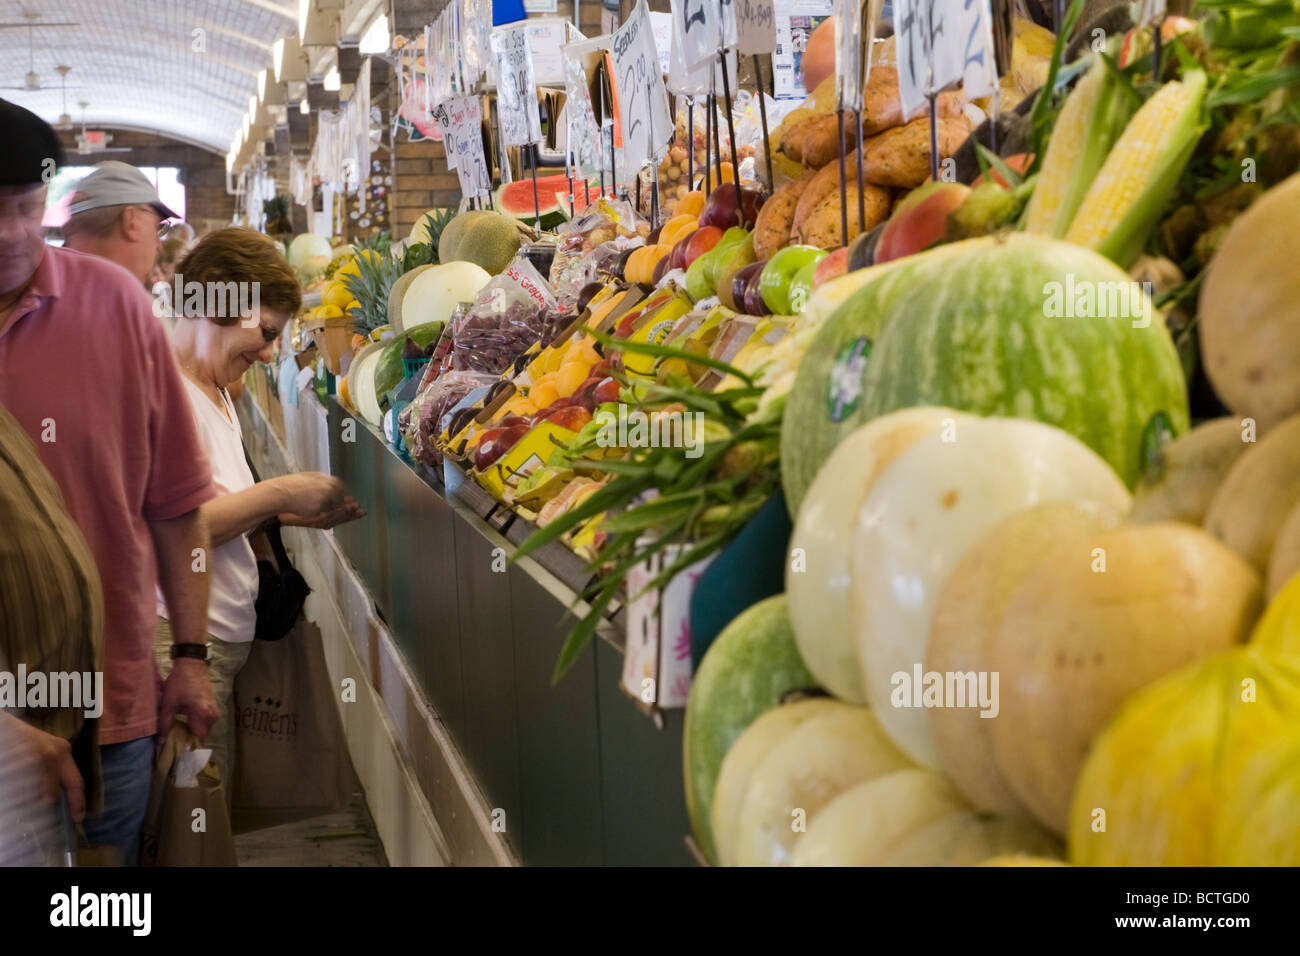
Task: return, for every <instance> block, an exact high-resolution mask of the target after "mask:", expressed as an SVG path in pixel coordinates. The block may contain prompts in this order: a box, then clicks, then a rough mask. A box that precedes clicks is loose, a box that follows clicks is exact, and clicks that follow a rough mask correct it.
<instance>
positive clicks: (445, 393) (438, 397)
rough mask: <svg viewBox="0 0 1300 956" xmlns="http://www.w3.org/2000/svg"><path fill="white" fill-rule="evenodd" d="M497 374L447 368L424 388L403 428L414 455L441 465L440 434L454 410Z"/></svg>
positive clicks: (411, 408) (410, 408) (432, 466)
mask: <svg viewBox="0 0 1300 956" xmlns="http://www.w3.org/2000/svg"><path fill="white" fill-rule="evenodd" d="M497 378H498V377H497V376H496V375H494V374H489V373H486V372H457V371H451V372H447V373H446V374H445V375H441V376H439V377H438V379H437V380H436V381H434V382H433V384H431V385H430V386H429V387H428V388H426V389H425V390H424V391H422V392H421V393H420V394H419V395H418V396H417V397H416V399H415V401H414V402H412V403H411V405H410V406H409V409H408V410H409V411H410V419H409V423H408V425H407V427H406V428H404V430H403V438H404V439H405V440H406V447H407V448H408V449H410V453H411V457H412V458H414V459H415V460H416V461H419V462H422V463H424V464H426V465H428V466H429V467H430V468H440V467H442V452H440V451H439V450H438V443H437V440H438V436H439V435H440V434H442V430H443V428H445V427H446V422H447V419H448V417H449V416H450V415H451V412H452V410H453V409H454V408H455V407H456V406H457V405H458V404H460V402H461V401H463V400H464V398H465V396H467V395H469V394H470V392H473V391H474V390H475V389H480V388H482V389H487V388H490V387H491V386H492V385H493V383H495V382H496V381H497Z"/></svg>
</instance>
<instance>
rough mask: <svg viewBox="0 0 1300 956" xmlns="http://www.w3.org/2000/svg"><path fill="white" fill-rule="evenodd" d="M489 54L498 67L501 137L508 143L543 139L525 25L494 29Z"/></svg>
mask: <svg viewBox="0 0 1300 956" xmlns="http://www.w3.org/2000/svg"><path fill="white" fill-rule="evenodd" d="M492 54H493V56H494V57H495V58H496V66H497V115H498V116H499V117H500V119H501V140H502V142H504V143H505V145H507V146H524V145H527V144H528V143H536V142H537V141H538V140H540V139H541V138H542V117H541V113H540V112H539V111H538V109H537V78H536V76H535V74H534V73H533V53H532V50H531V48H530V47H529V45H528V27H527V25H526V24H524V25H514V26H508V27H498V28H496V29H494V30H493V31H492Z"/></svg>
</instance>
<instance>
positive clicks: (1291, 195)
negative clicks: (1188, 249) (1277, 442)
mask: <svg viewBox="0 0 1300 956" xmlns="http://www.w3.org/2000/svg"><path fill="white" fill-rule="evenodd" d="M1297 221H1300V173H1298V174H1296V175H1294V176H1291V177H1290V178H1289V179H1287V180H1286V181H1285V182H1282V183H1281V184H1279V185H1277V186H1274V187H1273V188H1272V189H1270V190H1269V191H1268V192H1266V193H1265V194H1264V195H1263V196H1262V197H1261V198H1260V199H1258V200H1256V201H1255V203H1254V205H1252V206H1251V207H1250V208H1249V209H1247V210H1246V211H1245V212H1244V213H1242V214H1241V215H1240V216H1238V217H1237V218H1236V220H1235V221H1234V222H1233V223H1232V225H1231V226H1230V227H1229V228H1228V231H1227V233H1226V234H1225V235H1224V237H1223V240H1222V242H1220V244H1219V247H1218V249H1217V250H1216V251H1215V254H1214V258H1213V259H1212V260H1211V261H1210V265H1209V268H1207V269H1206V270H1205V281H1204V282H1203V284H1202V285H1201V293H1200V297H1199V300H1198V313H1199V317H1200V340H1201V356H1202V359H1203V361H1204V363H1205V371H1206V374H1207V375H1208V376H1209V379H1210V381H1211V382H1212V383H1213V384H1214V390H1215V391H1216V392H1218V393H1219V396H1220V397H1221V398H1222V399H1223V401H1224V403H1225V404H1226V405H1227V406H1228V407H1229V408H1231V409H1232V410H1233V411H1234V412H1236V413H1237V414H1238V416H1243V415H1244V416H1250V417H1251V418H1254V419H1255V420H1256V422H1257V423H1258V425H1259V428H1260V430H1261V433H1264V432H1267V430H1268V429H1270V428H1272V427H1273V426H1274V425H1277V424H1278V423H1280V422H1282V421H1283V420H1284V419H1286V418H1288V417H1290V416H1292V415H1295V414H1296V413H1298V412H1300V375H1297V374H1296V369H1297V368H1300V272H1297V270H1296V268H1295V262H1294V256H1293V255H1292V248H1293V243H1291V242H1289V241H1286V240H1285V239H1284V238H1283V237H1291V236H1294V235H1295V229H1296V223H1297Z"/></svg>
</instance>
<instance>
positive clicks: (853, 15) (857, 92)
mask: <svg viewBox="0 0 1300 956" xmlns="http://www.w3.org/2000/svg"><path fill="white" fill-rule="evenodd" d="M835 102H836V105H837V106H840V107H842V108H843V109H846V110H857V109H861V108H862V4H861V3H859V2H858V0H835Z"/></svg>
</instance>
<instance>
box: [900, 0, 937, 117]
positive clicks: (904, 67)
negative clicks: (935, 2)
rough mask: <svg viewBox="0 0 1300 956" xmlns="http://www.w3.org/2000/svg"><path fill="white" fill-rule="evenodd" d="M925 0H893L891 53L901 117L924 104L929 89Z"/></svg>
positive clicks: (911, 113) (906, 115) (915, 111)
mask: <svg viewBox="0 0 1300 956" xmlns="http://www.w3.org/2000/svg"><path fill="white" fill-rule="evenodd" d="M927 6H928V3H927V0H894V37H895V44H896V53H895V55H896V56H897V58H898V98H899V100H900V102H901V103H902V107H903V118H904V119H908V118H910V117H911V116H913V115H915V114H916V113H918V112H920V110H921V108H922V107H923V106H925V96H926V92H927V90H928V89H929V79H930V63H929V25H928V23H927V19H928V18H927V17H926V8H927Z"/></svg>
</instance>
